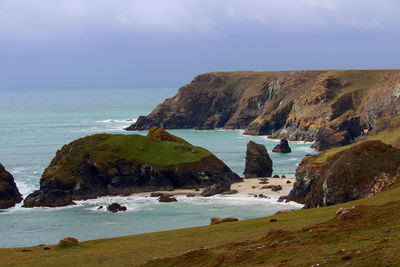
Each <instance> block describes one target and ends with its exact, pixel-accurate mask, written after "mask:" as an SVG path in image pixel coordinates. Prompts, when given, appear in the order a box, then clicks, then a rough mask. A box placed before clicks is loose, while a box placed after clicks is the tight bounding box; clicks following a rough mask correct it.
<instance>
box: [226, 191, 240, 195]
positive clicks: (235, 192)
mask: <svg viewBox="0 0 400 267" xmlns="http://www.w3.org/2000/svg"><path fill="white" fill-rule="evenodd" d="M237 193H239V192H238V191H237V190H229V191H225V192H222V195H234V194H237Z"/></svg>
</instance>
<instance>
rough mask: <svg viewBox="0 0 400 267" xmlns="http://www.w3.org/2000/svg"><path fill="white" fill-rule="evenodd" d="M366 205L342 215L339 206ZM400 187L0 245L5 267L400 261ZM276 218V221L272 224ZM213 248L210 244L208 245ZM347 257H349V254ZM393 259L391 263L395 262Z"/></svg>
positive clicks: (1, 262)
mask: <svg viewBox="0 0 400 267" xmlns="http://www.w3.org/2000/svg"><path fill="white" fill-rule="evenodd" d="M355 205H356V206H360V205H361V206H362V207H357V208H356V209H354V212H352V213H350V216H349V217H346V218H345V219H343V220H338V219H336V218H335V213H336V211H337V210H338V209H339V208H340V207H347V208H349V207H353V206H355ZM399 208H400V187H399V186H397V187H395V188H392V189H390V190H387V191H386V192H383V193H381V194H378V195H376V196H374V197H371V198H368V199H362V200H357V201H353V202H349V203H345V204H340V205H335V206H330V207H325V208H315V209H305V210H296V211H291V212H286V213H279V214H276V215H274V216H271V217H266V218H258V219H252V220H246V221H239V222H231V223H225V224H220V225H213V226H204V227H196V228H188V229H181V230H175V231H166V232H158V233H149V234H141V235H134V236H126V237H119V238H111V239H102V240H93V241H87V242H81V243H80V244H79V246H77V247H71V248H58V247H56V246H48V247H49V248H50V250H44V247H43V246H36V247H29V248H11V249H0V266H98V265H101V266H136V265H140V264H142V263H143V262H147V264H148V265H150V266H231V265H236V266H260V265H262V266H293V265H298V266H312V265H314V264H321V266H342V265H345V264H349V266H377V265H380V266H398V265H399V264H400V254H399V253H398V252H399V251H400V224H399V223H398V221H399V219H400V213H399V212H397V211H398V210H399ZM271 218H275V219H277V222H270V219H271ZM205 248H207V249H205ZM342 258H343V259H342ZM389 262H390V263H389Z"/></svg>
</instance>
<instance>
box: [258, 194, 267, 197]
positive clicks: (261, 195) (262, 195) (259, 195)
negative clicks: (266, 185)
mask: <svg viewBox="0 0 400 267" xmlns="http://www.w3.org/2000/svg"><path fill="white" fill-rule="evenodd" d="M258 197H259V198H269V197H268V196H266V195H264V194H258Z"/></svg>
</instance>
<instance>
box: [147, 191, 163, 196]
mask: <svg viewBox="0 0 400 267" xmlns="http://www.w3.org/2000/svg"><path fill="white" fill-rule="evenodd" d="M164 195H165V194H164V193H160V192H151V193H150V197H161V196H164Z"/></svg>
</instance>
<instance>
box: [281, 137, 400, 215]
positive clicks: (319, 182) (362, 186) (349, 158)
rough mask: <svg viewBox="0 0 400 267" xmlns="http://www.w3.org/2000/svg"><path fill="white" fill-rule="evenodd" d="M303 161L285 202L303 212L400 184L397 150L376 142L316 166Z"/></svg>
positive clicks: (338, 154) (350, 150)
mask: <svg viewBox="0 0 400 267" xmlns="http://www.w3.org/2000/svg"><path fill="white" fill-rule="evenodd" d="M317 157H318V155H315V156H308V157H306V158H304V159H303V161H302V162H301V164H300V165H299V167H298V168H297V170H296V182H295V183H294V187H293V189H292V191H291V192H290V194H289V197H288V199H289V200H294V201H297V202H301V203H304V204H305V208H314V207H321V206H329V205H334V204H337V203H343V202H348V201H351V200H356V199H360V198H364V197H368V196H371V195H373V194H376V193H379V192H381V191H382V190H384V189H386V188H389V187H390V186H392V185H394V184H397V183H398V182H399V181H400V149H398V148H395V147H392V146H391V145H387V144H384V143H382V142H381V141H378V140H372V141H364V142H361V143H359V144H355V145H353V146H352V147H350V148H347V149H345V150H343V151H341V152H338V153H336V154H334V155H333V156H331V157H330V158H328V159H327V160H326V161H325V162H324V163H315V162H314V161H315V159H316V158H317Z"/></svg>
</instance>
